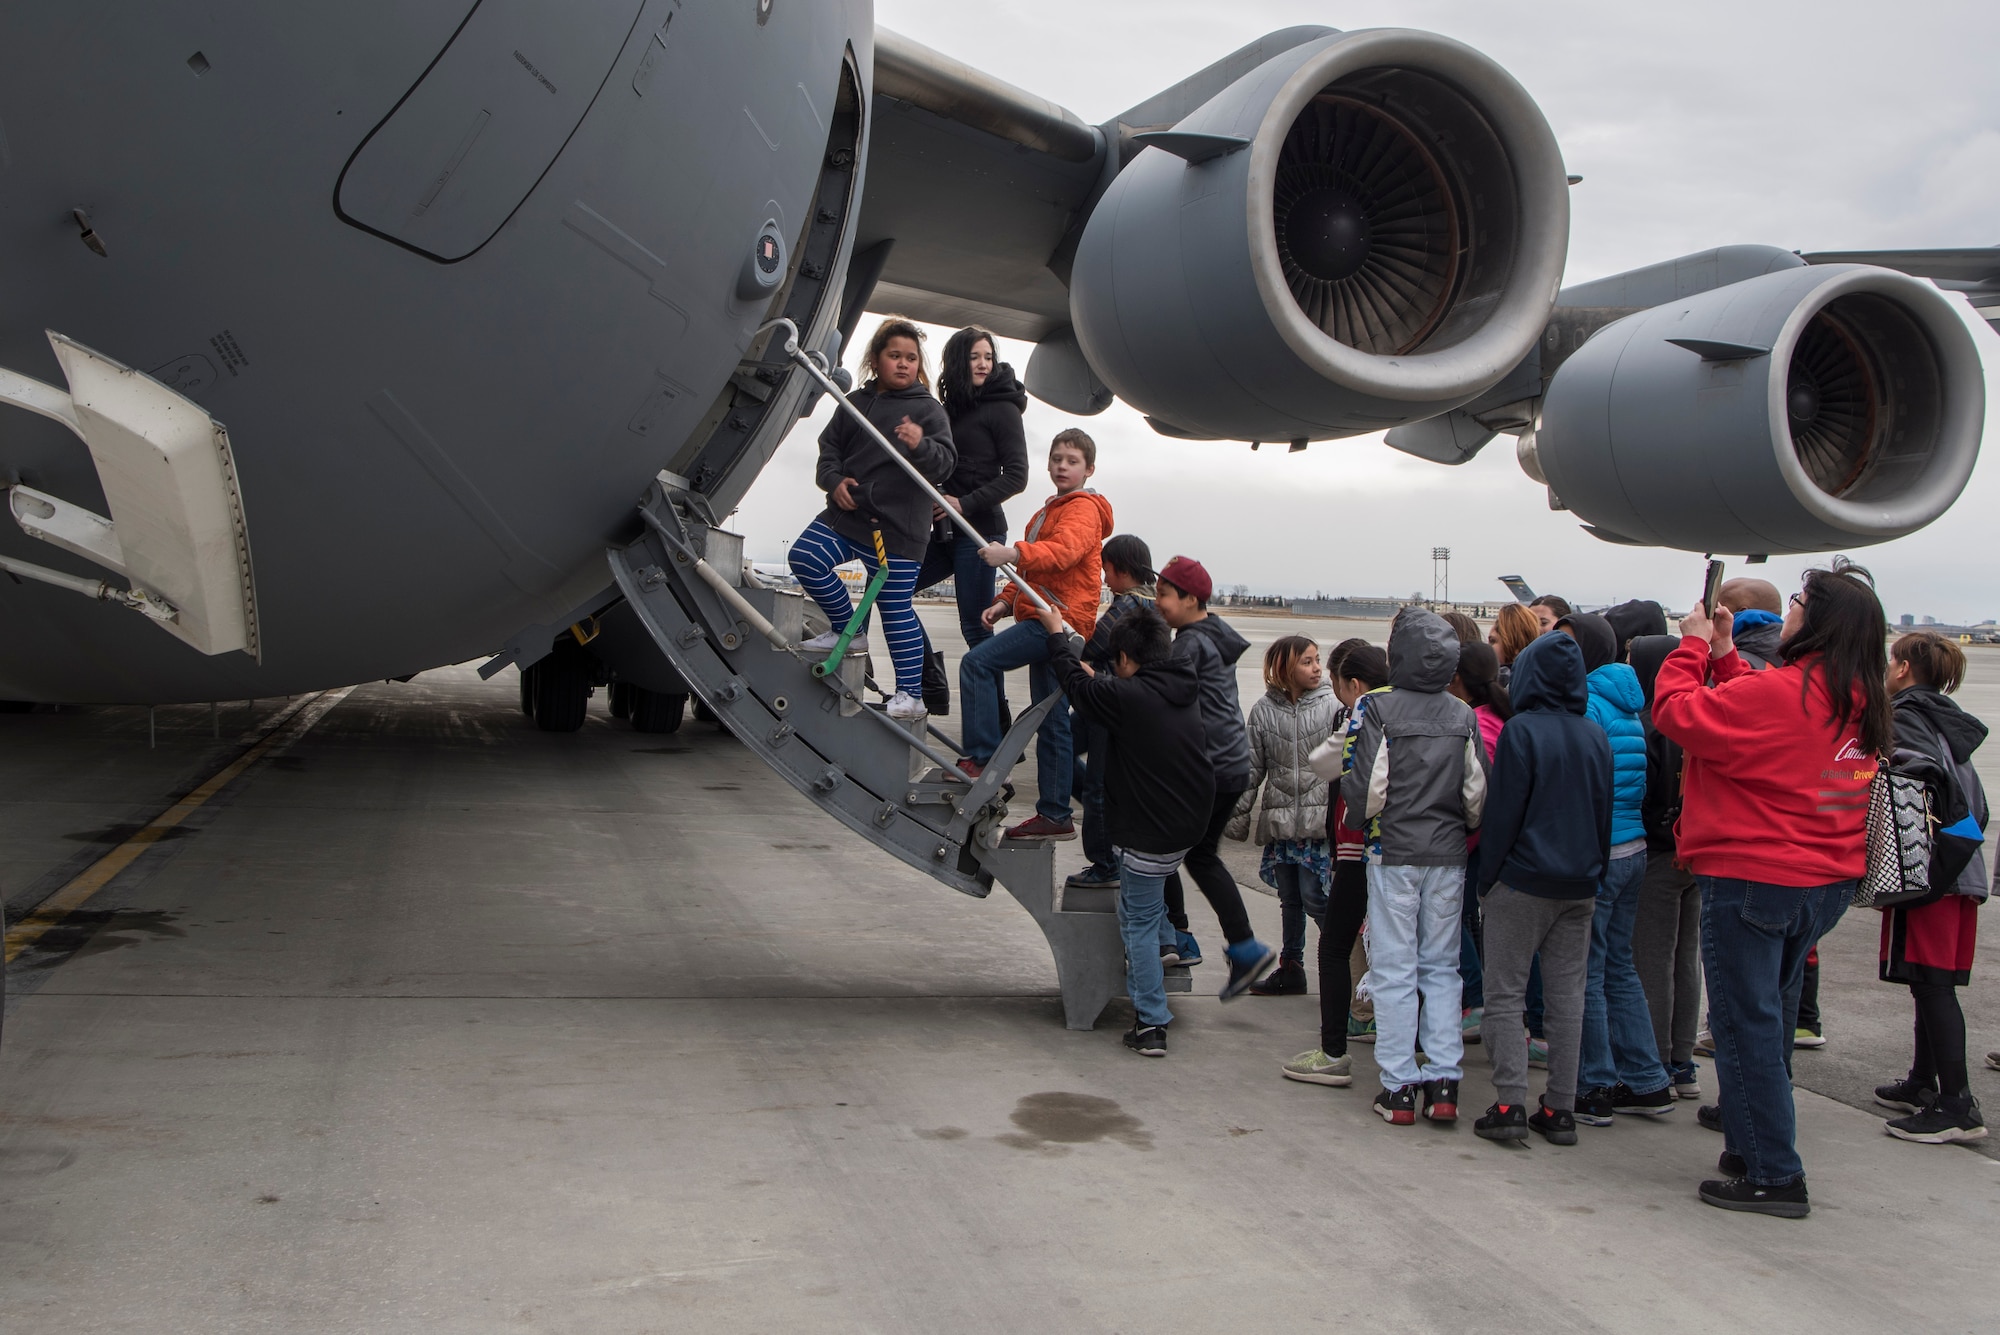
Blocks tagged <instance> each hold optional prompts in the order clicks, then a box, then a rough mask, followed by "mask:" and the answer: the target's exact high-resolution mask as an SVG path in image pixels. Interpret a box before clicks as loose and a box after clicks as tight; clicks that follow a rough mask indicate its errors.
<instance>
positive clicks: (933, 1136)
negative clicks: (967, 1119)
mask: <svg viewBox="0 0 2000 1335" xmlns="http://www.w3.org/2000/svg"><path fill="white" fill-rule="evenodd" d="M916 1132H917V1139H918V1140H964V1139H965V1138H966V1137H967V1136H969V1135H971V1134H972V1133H971V1132H970V1131H967V1130H966V1129H965V1128H964V1127H962V1126H933V1127H922V1126H920V1127H918V1128H916Z"/></svg>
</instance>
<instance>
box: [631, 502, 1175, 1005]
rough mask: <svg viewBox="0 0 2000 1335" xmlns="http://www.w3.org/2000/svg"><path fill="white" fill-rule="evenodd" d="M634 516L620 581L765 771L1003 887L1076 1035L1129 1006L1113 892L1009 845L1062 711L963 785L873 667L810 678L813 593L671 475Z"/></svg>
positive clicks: (888, 837)
mask: <svg viewBox="0 0 2000 1335" xmlns="http://www.w3.org/2000/svg"><path fill="white" fill-rule="evenodd" d="M639 513H640V517H641V518H642V519H643V520H644V521H645V525H646V532H645V534H644V536H642V537H641V538H640V539H639V540H638V541H636V542H634V543H632V544H631V545H630V546H628V547H625V548H622V549H616V550H613V551H612V552H611V553H610V560H611V569H612V572H613V574H614V575H615V576H616V578H617V580H618V586H619V588H620V589H621V590H622V591H623V592H624V595H625V598H626V600H627V601H628V602H629V603H630V604H631V605H632V607H633V609H634V610H635V611H636V612H637V613H638V614H639V618H640V620H641V621H642V622H644V624H645V626H646V629H647V630H648V631H649V632H650V633H651V635H652V637H653V639H654V641H655V642H656V643H657V644H658V645H659V647H660V649H661V651H662V652H663V653H665V654H666V656H667V658H668V659H669V660H670V661H671V662H672V663H673V666H674V669H675V670H676V671H677V672H679V673H680V675H681V676H682V677H684V678H685V679H686V680H687V684H688V687H689V689H690V690H691V691H692V692H693V693H694V694H695V695H696V696H697V697H698V698H699V699H700V700H701V701H702V703H703V704H705V705H707V706H708V708H709V709H710V710H711V711H712V712H713V713H714V714H715V717H716V718H717V719H719V720H720V721H721V722H722V723H723V725H724V726H725V727H727V728H728V729H729V731H730V732H731V733H733V734H735V736H736V738H737V739H738V740H739V741H741V742H742V743H743V745H745V746H747V747H748V748H750V750H751V751H752V752H754V753H755V754H756V756H757V758H758V759H760V760H762V761H763V762H764V763H765V764H767V765H769V766H770V767H771V768H772V769H773V770H775V771H776V772H777V773H778V774H779V775H781V776H782V777H783V778H784V779H785V780H786V782H788V783H790V784H791V785H792V787H794V788H796V789H797V790H798V791H799V792H800V793H801V794H803V795H804V796H805V797H806V798H807V799H808V800H810V801H811V802H812V803H813V804H814V805H815V806H817V807H819V808H820V809H821V810H822V811H824V812H826V813H827V814H828V815H830V816H832V817H833V818H834V819H835V820H837V821H839V822H840V823H841V824H843V825H845V826H846V827H847V828H848V829H849V830H852V831H853V832H854V833H855V834H857V835H859V836H860V837H861V838H863V839H866V840H867V841H868V842H869V843H871V844H873V845H875V846H876V847H877V848H880V849H882V850H883V851H884V852H886V853H889V854H890V855H892V856H894V857H895V858H897V859H898V860H900V861H902V862H903V863H905V864H907V865H909V866H911V867H915V868H916V869H917V870H919V871H921V872H924V873H926V874H927V875H930V876H932V877H935V878H936V879H937V880H939V881H942V882H943V883H944V884H945V885H948V886H950V887H951V888H952V889H954V890H957V891H959V892H960V893H961V894H966V895H970V896H972V897H974V898H976V899H983V898H985V897H986V896H987V895H989V894H990V893H992V890H993V886H994V884H995V883H996V882H997V883H998V884H1000V885H1003V886H1005V887H1006V888H1007V891H1008V893H1009V894H1011V895H1013V896H1014V898H1015V899H1016V900H1018V901H1019V902H1020V904H1021V906H1022V907H1023V908H1025V909H1027V911H1028V913H1029V914H1030V915H1031V916H1032V917H1033V918H1034V920H1035V922H1036V923H1037V924H1038V925H1039V926H1040V927H1041V929H1042V933H1043V935H1045V936H1046V937H1047V938H1048V942H1049V949H1050V951H1051V952H1052V953H1053V954H1054V956H1055V962H1056V977H1057V979H1058V980H1059V982H1060V984H1061V988H1062V1001H1063V1015H1064V1019H1065V1022H1066V1023H1067V1024H1068V1026H1069V1027H1070V1028H1071V1029H1089V1028H1092V1027H1093V1026H1095V1024H1096V1023H1097V1018H1098V1016H1099V1015H1100V1014H1101V1013H1102V1012H1103V1010H1104V1007H1105V1005H1106V1004H1107V1003H1108V1002H1109V1001H1110V1000H1111V999H1112V998H1113V997H1119V996H1123V995H1125V964H1124V958H1125V957H1124V947H1123V944H1122V942H1121V940H1120V938H1119V935H1118V920H1117V913H1116V903H1115V898H1116V893H1117V892H1116V891H1115V890H1085V891H1079V890H1074V889H1068V888H1066V887H1065V886H1064V885H1063V883H1062V880H1061V878H1059V877H1058V876H1057V874H1056V863H1055V846H1054V845H1053V844H1052V843H1049V842H1047V841H1032V842H1028V841H1017V840H1009V839H1003V838H1002V837H1001V836H1002V832H1003V831H1004V830H1005V829H1006V826H1007V823H1008V806H1007V802H1008V798H1009V796H1010V795H1011V794H1012V792H1013V788H1012V786H1011V785H1010V784H1009V783H1008V782H1007V777H1008V775H1009V773H1010V772H1011V771H1012V770H1013V767H1014V765H1015V764H1016V763H1018V762H1019V760H1020V759H1021V755H1022V752H1023V751H1025V750H1026V749H1027V745H1028V741H1029V739H1030V738H1032V737H1033V736H1034V734H1035V729H1036V728H1037V727H1038V726H1039V725H1040V724H1041V722H1042V719H1043V717H1044V716H1045V715H1046V714H1047V713H1048V711H1049V710H1050V709H1051V708H1055V707H1058V706H1059V705H1060V703H1061V697H1059V696H1055V695H1051V696H1049V697H1047V698H1046V699H1044V700H1042V701H1041V702H1040V703H1039V704H1036V705H1035V706H1034V707H1033V708H1031V709H1026V710H1023V711H1022V712H1021V713H1020V715H1019V716H1018V717H1016V719H1015V720H1014V725H1013V728H1012V729H1011V730H1010V731H1009V732H1008V733H1007V736H1006V738H1005V740H1003V741H1002V742H1001V744H1000V749H999V751H998V752H996V753H995V754H994V756H993V759H992V760H991V761H990V762H989V763H988V764H987V765H986V766H985V768H984V770H983V771H982V773H981V775H980V777H979V778H978V779H977V780H973V779H970V778H967V777H966V775H965V774H964V773H962V772H961V771H960V770H959V769H958V768H957V762H958V760H959V758H960V756H961V755H962V754H963V753H962V751H961V749H960V747H959V746H958V744H957V742H956V741H955V740H954V739H953V738H952V737H950V736H949V735H948V734H947V733H946V732H945V731H944V730H943V729H942V728H940V727H938V726H937V724H936V721H935V720H929V719H925V720H917V721H913V722H901V721H898V720H895V719H892V718H890V717H889V715H888V714H887V713H886V712H884V709H883V702H884V701H885V700H886V698H887V692H886V691H885V689H884V688H883V687H881V686H879V685H878V684H877V683H876V682H875V681H874V679H873V678H872V676H871V675H870V674H869V669H868V659H867V657H866V655H864V654H860V653H850V654H847V655H844V656H843V657H842V658H841V659H840V662H839V666H838V668H837V669H836V670H834V671H832V672H828V673H825V674H824V675H816V674H815V673H814V671H813V668H814V667H815V666H816V665H820V664H822V663H824V662H825V660H826V658H827V657H828V655H825V654H822V653H814V652H807V651H805V650H803V649H801V647H800V643H801V641H802V640H803V639H804V638H805V636H806V633H807V631H806V625H805V613H806V608H807V605H808V604H807V600H806V598H805V597H804V595H803V594H802V593H801V592H800V591H799V590H797V589H781V588H771V587H767V586H766V585H765V584H764V583H763V582H762V581H761V580H758V579H756V578H755V577H754V576H753V575H751V574H749V573H747V567H746V566H745V563H744V561H743V539H742V537H741V536H740V535H738V534H734V533H728V532H724V531H723V530H722V529H720V528H717V527H716V526H715V525H714V524H713V523H711V522H709V516H708V513H707V510H706V506H705V502H704V499H703V498H702V497H701V496H700V495H699V493H696V492H693V491H691V490H689V489H688V486H687V484H686V482H685V481H684V480H682V479H680V478H677V477H674V476H672V475H671V474H662V475H661V477H660V478H659V479H658V480H656V481H655V483H654V484H653V485H652V486H651V487H650V488H648V490H647V493H646V496H645V499H644V501H643V502H642V503H641V505H640V508H639ZM1167 973H1168V979H1167V985H1168V990H1169V991H1187V990H1189V988H1190V987H1191V986H1192V984H1191V980H1190V977H1189V971H1188V970H1187V969H1185V968H1179V969H1169V970H1168V971H1167Z"/></svg>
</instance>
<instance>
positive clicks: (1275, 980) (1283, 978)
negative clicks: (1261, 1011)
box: [1250, 963, 1306, 997]
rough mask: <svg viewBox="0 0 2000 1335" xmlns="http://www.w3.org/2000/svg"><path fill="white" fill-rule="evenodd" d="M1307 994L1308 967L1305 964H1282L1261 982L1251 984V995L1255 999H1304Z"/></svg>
mask: <svg viewBox="0 0 2000 1335" xmlns="http://www.w3.org/2000/svg"><path fill="white" fill-rule="evenodd" d="M1305 994H1306V966H1305V965H1303V964H1290V963H1286V964H1280V965H1279V966H1278V967H1277V968H1275V969H1273V970H1271V972H1269V973H1267V974H1265V975H1264V977H1263V978H1262V979H1261V980H1259V981H1258V982H1254V983H1252V984H1250V995H1251V996H1253V997H1302V996H1304V995H1305Z"/></svg>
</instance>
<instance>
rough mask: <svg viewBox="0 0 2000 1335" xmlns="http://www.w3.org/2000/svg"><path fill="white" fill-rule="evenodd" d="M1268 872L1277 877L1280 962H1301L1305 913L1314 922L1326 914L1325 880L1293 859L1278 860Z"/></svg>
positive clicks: (1303, 954)
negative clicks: (1282, 861) (1276, 864)
mask: <svg viewBox="0 0 2000 1335" xmlns="http://www.w3.org/2000/svg"><path fill="white" fill-rule="evenodd" d="M1271 874H1272V875H1273V876H1276V877H1277V878H1278V919H1279V921H1280V922H1281V923H1283V924H1284V925H1283V927H1282V928H1281V938H1282V944H1281V945H1280V947H1279V950H1278V958H1279V962H1280V963H1284V964H1298V965H1304V964H1305V962H1306V915H1307V914H1311V915H1312V920H1313V921H1314V922H1319V921H1321V920H1323V919H1324V918H1325V917H1326V882H1325V881H1322V880H1321V879H1320V878H1319V873H1318V872H1315V871H1314V870H1313V869H1312V868H1311V867H1301V866H1300V865H1299V864H1298V863H1296V862H1285V863H1280V864H1279V865H1278V866H1276V867H1274V868H1272V869H1271Z"/></svg>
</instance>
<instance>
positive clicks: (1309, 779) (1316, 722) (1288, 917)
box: [1224, 635, 1340, 997]
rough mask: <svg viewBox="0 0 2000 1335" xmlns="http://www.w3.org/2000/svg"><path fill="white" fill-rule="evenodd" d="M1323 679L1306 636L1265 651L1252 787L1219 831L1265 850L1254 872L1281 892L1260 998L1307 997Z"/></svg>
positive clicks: (1324, 877) (1330, 703)
mask: <svg viewBox="0 0 2000 1335" xmlns="http://www.w3.org/2000/svg"><path fill="white" fill-rule="evenodd" d="M1323 677H1324V674H1323V673H1322V671H1321V670H1320V661H1319V646H1318V645H1317V644H1314V643H1313V642H1312V641H1311V640H1309V639H1307V638H1306V637H1305V636H1303V635H1286V636H1283V637H1281V638H1280V639H1278V640H1277V641H1276V642H1274V643H1273V644H1272V645H1271V647H1270V648H1269V649H1267V650H1265V652H1264V685H1265V687H1266V690H1265V692H1264V695H1263V697H1262V698H1261V699H1259V700H1258V701H1257V703H1256V704H1254V705H1252V706H1251V707H1250V719H1249V723H1248V731H1249V735H1250V786H1249V788H1248V789H1246V790H1245V791H1244V794H1243V796H1242V798H1241V799H1240V800H1239V801H1238V802H1237V804H1236V810H1235V813H1234V814H1233V815H1232V816H1231V817H1230V820H1229V825H1228V828H1227V829H1226V830H1225V831H1224V833H1225V834H1227V835H1228V837H1229V838H1231V839H1248V838H1253V837H1254V839H1255V842H1257V843H1259V844H1262V845H1263V846H1264V857H1263V860H1262V863H1261V865H1260V866H1259V868H1258V875H1259V876H1260V877H1261V878H1262V880H1263V882H1264V884H1266V885H1268V886H1270V887H1271V888H1272V889H1274V890H1276V891H1277V892H1278V905H1279V908H1280V910H1281V912H1282V916H1283V923H1284V933H1283V941H1282V943H1281V945H1280V947H1279V955H1278V967H1277V968H1276V969H1275V970H1273V971H1272V972H1271V973H1270V974H1269V975H1268V976H1267V977H1265V978H1264V979H1263V980H1262V981H1260V982H1257V983H1254V984H1252V985H1251V987H1250V991H1251V992H1252V993H1254V994H1255V995H1257V996H1260V997H1279V996H1298V995H1301V994H1303V993H1304V992H1305V990H1306V970H1305V947H1306V916H1307V915H1308V914H1310V915H1311V916H1312V918H1313V920H1314V921H1316V922H1317V921H1318V920H1320V919H1321V918H1323V917H1324V916H1325V915H1326V890H1327V884H1328V881H1329V879H1330V877H1331V875H1332V867H1331V865H1330V858H1329V850H1328V847H1327V842H1326V814H1327V804H1328V798H1329V794H1330V792H1331V787H1330V785H1329V784H1328V783H1327V782H1326V780H1324V779H1322V778H1320V777H1319V776H1318V775H1317V774H1315V773H1313V768H1312V765H1311V763H1310V761H1309V757H1310V756H1311V755H1312V753H1313V748H1315V747H1317V746H1318V745H1319V744H1320V743H1321V742H1324V741H1325V740H1326V739H1327V737H1328V736H1329V735H1330V734H1331V733H1332V731H1333V721H1334V716H1335V714H1336V713H1338V711H1339V708H1340V702H1339V701H1338V700H1337V699H1335V698H1334V694H1333V690H1332V688H1331V687H1329V686H1327V685H1326V683H1325V681H1324V680H1323ZM1260 800H1261V804H1260ZM1253 810H1254V811H1255V812H1256V828H1255V830H1254V831H1253V830H1252V829H1251V813H1252V811H1253Z"/></svg>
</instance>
